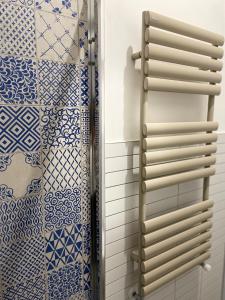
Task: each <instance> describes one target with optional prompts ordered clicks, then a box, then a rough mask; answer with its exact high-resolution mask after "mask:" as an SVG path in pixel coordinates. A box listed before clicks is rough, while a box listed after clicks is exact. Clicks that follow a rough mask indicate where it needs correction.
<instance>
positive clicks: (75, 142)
mask: <svg viewBox="0 0 225 300" xmlns="http://www.w3.org/2000/svg"><path fill="white" fill-rule="evenodd" d="M41 136H42V143H43V149H48V148H57V147H64V148H65V147H78V146H79V145H80V109H79V108H57V107H43V108H42V109H41Z"/></svg>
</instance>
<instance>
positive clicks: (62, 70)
mask: <svg viewBox="0 0 225 300" xmlns="http://www.w3.org/2000/svg"><path fill="white" fill-rule="evenodd" d="M38 76H39V98H40V101H41V104H43V105H53V106H79V104H80V74H79V66H77V65H75V64H60V63H57V62H54V61H47V60H42V61H40V62H39V64H38Z"/></svg>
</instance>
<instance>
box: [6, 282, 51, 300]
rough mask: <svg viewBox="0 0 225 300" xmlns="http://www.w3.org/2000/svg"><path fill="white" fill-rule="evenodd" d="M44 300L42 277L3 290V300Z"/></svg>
mask: <svg viewBox="0 0 225 300" xmlns="http://www.w3.org/2000/svg"><path fill="white" fill-rule="evenodd" d="M12 299H13V300H45V280H44V277H43V276H38V277H35V278H34V279H29V280H27V281H24V282H21V283H18V284H16V285H15V286H10V287H7V288H6V289H5V290H3V300H12Z"/></svg>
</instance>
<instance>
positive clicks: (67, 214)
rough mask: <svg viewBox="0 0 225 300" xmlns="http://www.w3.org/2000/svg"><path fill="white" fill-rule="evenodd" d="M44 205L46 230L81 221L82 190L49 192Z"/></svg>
mask: <svg viewBox="0 0 225 300" xmlns="http://www.w3.org/2000/svg"><path fill="white" fill-rule="evenodd" d="M56 204H57V205H56ZM44 207H45V229H46V230H55V229H60V228H62V227H64V226H68V225H72V224H76V223H78V224H80V223H81V213H82V212H81V192H80V189H78V188H70V189H65V190H62V191H57V192H49V193H47V194H46V195H45V196H44Z"/></svg>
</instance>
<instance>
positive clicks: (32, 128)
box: [0, 106, 40, 153]
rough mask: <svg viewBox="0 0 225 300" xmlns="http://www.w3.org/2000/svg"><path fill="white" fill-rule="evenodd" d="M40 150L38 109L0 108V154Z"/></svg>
mask: <svg viewBox="0 0 225 300" xmlns="http://www.w3.org/2000/svg"><path fill="white" fill-rule="evenodd" d="M39 148H40V126H39V109H38V108H35V107H18V106H0V153H10V152H15V151H17V150H20V151H27V152H28V151H37V150H39Z"/></svg>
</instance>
